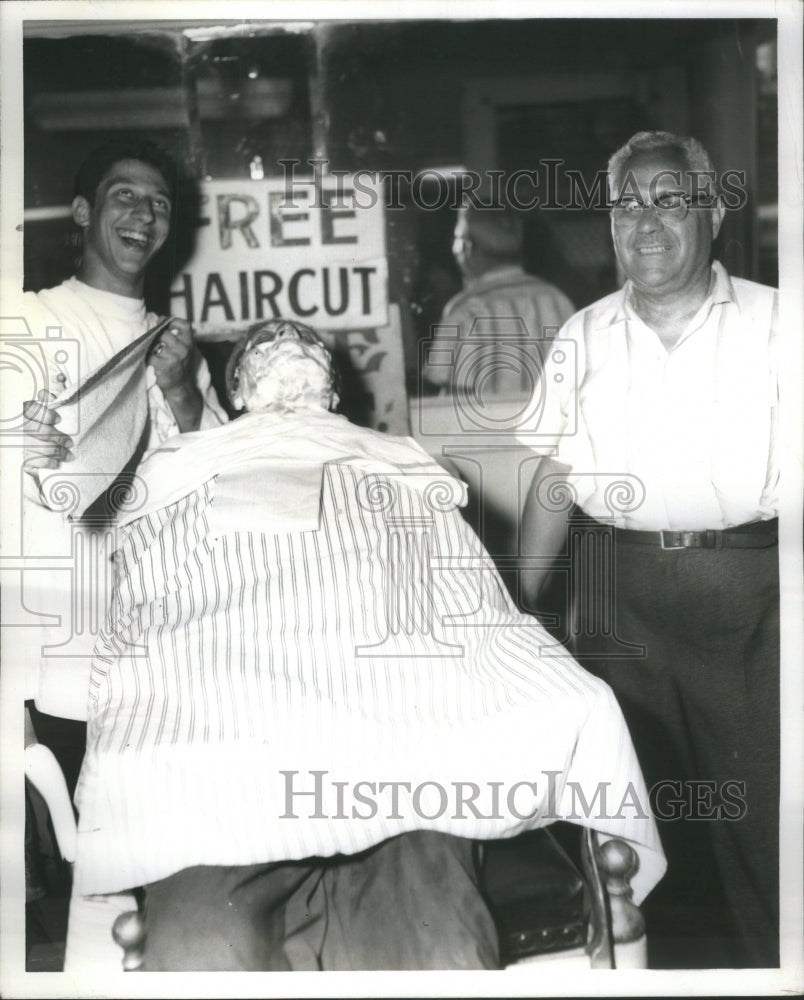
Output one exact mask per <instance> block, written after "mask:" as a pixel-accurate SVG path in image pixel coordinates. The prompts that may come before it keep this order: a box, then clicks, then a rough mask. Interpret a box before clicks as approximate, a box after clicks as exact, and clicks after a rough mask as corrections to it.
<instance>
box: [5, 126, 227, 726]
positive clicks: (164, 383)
mask: <svg viewBox="0 0 804 1000" xmlns="http://www.w3.org/2000/svg"><path fill="white" fill-rule="evenodd" d="M176 178H177V172H176V167H175V165H174V164H173V162H172V160H171V159H170V158H169V157H168V155H167V154H166V153H165V152H164V151H163V150H162V149H161V148H160V147H158V146H156V145H154V144H153V143H150V142H148V141H144V140H132V141H113V142H110V143H107V144H105V145H103V146H101V147H99V148H97V149H96V150H94V152H92V153H91V154H90V155H89V156H88V157H87V159H86V160H85V161H84V163H83V164H82V165H81V167H80V169H79V170H78V173H77V175H76V178H75V197H74V199H73V202H72V212H73V218H74V220H75V222H76V224H77V225H78V226H79V228H80V230H81V237H82V256H81V263H80V265H79V267H78V270H77V273H76V274H75V275H74V276H73V277H71V278H68V279H67V280H66V281H64V282H62V283H61V284H60V285H57V286H55V287H53V288H46V289H43V290H42V291H39V292H36V293H34V292H26V293H25V294H24V295H23V297H22V299H23V301H22V310H23V314H24V316H25V319H26V321H27V322H28V324H29V326H30V328H31V329H32V330H33V331H34V332H35V335H36V336H37V337H39V338H42V337H44V335H45V331H46V330H47V329H48V328H54V327H55V328H59V329H60V330H61V336H62V338H64V340H66V341H72V342H75V341H77V342H78V351H79V353H78V366H77V367H76V368H70V367H69V366H67V365H65V364H63V363H62V364H61V365H60V364H59V363H58V350H57V348H58V344H59V341H58V340H51V341H49V344H50V345H53V346H52V350H51V351H50V352H49V354H48V358H47V364H48V387H47V389H43V390H42V392H40V394H39V399H38V400H37V401H35V402H34V401H31V402H29V403H27V404H26V405H25V413H26V416H27V418H28V424H27V427H26V430H27V432H28V436H27V437H26V442H25V445H26V449H25V452H26V453H25V469H26V471H27V472H28V473H29V475H27V476H25V477H24V479H25V484H24V489H25V502H24V504H23V526H24V537H25V543H24V544H25V552H26V555H28V556H31V557H46V558H54V557H57V558H61V557H71V556H72V555H73V551H74V545H75V544H76V543H75V541H74V535H75V533H76V532H81V531H83V530H84V527H86V524H87V523H88V521H87V518H85V519H84V520H83V521H82V522H80V523H79V524H75V523H73V522H70V521H69V520H68V519H67V518H66V517H65V515H64V514H62V513H61V512H59V511H57V510H51V509H49V508H48V507H47V506H46V505H45V501H44V498H43V496H42V494H41V492H40V490H39V484H38V475H37V473H38V470H40V469H56V468H59V467H61V465H62V463H63V462H66V463H67V464H66V465H64V472H65V473H68V474H69V469H70V466H69V460H70V458H71V457H72V456H71V453H70V448H71V446H72V441H71V439H70V438H69V437H68V436H67V435H65V434H62V433H61V432H60V431H59V417H58V415H57V412H56V411H55V410H53V409H51V408H49V407H48V406H47V403H48V402H50V401H51V400H52V399H53V398H54V397H57V396H61V395H62V394H70V393H72V392H73V390H75V389H76V388H77V386H78V385H79V384H83V382H84V381H85V380H86V379H87V378H88V376H90V375H91V374H92V373H93V372H97V371H98V370H100V369H101V368H102V366H103V365H105V364H106V363H107V362H108V361H110V359H112V358H113V357H114V356H115V355H117V354H118V353H119V352H120V351H122V350H123V349H124V348H126V347H127V346H128V345H129V344H131V343H132V342H133V341H135V340H137V339H138V338H139V337H140V336H142V335H143V334H145V333H147V331H148V330H150V329H151V328H152V327H153V326H154V325H155V324H156V323H157V322H158V321H159V317H158V316H157V315H156V314H154V313H152V312H150V311H149V310H148V309H147V307H146V304H145V301H144V284H145V277H146V273H147V270H148V267H149V265H150V264H151V262H152V261H153V259H154V257H155V256H156V254H157V253H158V252H159V250H160V249H161V248H162V247H163V246H164V245H165V243H166V241H167V240H168V239H169V237H170V229H171V222H172V215H173V201H174V197H175V192H176V186H177V180H176ZM143 391H144V392H145V394H146V401H147V416H146V420H145V426H144V428H143V430H142V433H141V434H140V435H139V439H138V440H137V441H134V440H132V441H130V442H127V443H126V446H125V447H124V448H120V450H119V453H118V450H117V449H118V446H117V445H116V446H115V448H114V449H110V451H111V452H113V454H112V455H111V458H110V462H111V465H110V468H108V469H107V470H105V471H106V473H107V474H108V475H110V476H115V475H118V474H119V473H122V472H124V471H125V472H126V473H130V472H133V471H134V470H135V468H136V466H137V463H138V461H139V460H140V459H141V458H142V457H143V455H144V454H146V453H147V452H148V451H150V450H151V449H152V448H155V447H158V446H159V445H160V444H162V443H163V442H164V441H166V440H167V439H168V438H170V437H172V436H173V435H176V434H179V433H182V432H185V431H193V430H199V429H202V428H207V427H216V426H219V425H220V424H222V423H225V422H226V420H227V416H226V413H225V411H224V410H223V408H222V407H221V406H220V404H219V402H218V399H217V397H216V395H215V391H214V389H213V388H212V385H211V378H210V373H209V370H208V368H207V365H206V363H205V361H204V360H203V358H202V357H201V355H200V353H199V352H198V350H197V349H196V347H195V345H194V343H193V338H192V330H191V328H190V324H189V323H187V322H186V321H183V320H173V321H172V322H171V323H170V324H169V327H168V328H167V329H166V330H165V331H164V332H163V333H161V334H160V335H159V336H158V338H157V340H156V341H155V342H154V344H153V346H152V347H151V349H150V353H149V355H148V359H147V367H146V371H145V380H144V383H143ZM123 452H124V453H123ZM113 492H114V491H113V490H109V491H107V493H106V495H104V496H102V497H101V498H100V500H99V501H97V502H96V504H94V505H93V509H92V510H91V511H90V514H89V518H90V519H92V520H93V521H95V522H97V520H98V518H100V517H101V516H103V517H106V518H108V517H110V516H111V514H112V509H111V506H110V504H109V502H108V500H109V498H110V497H111V496H112V494H113ZM99 558H100V559H101V562H99V564H98V567H97V570H98V575H97V579H98V580H103V579H104V576H105V575H106V574H105V567H104V565H103V557H99ZM65 576H66V574H58V573H56V574H39V575H38V577H41V578H42V579H41V583H40V584H39V585H38V586H37V587H36V588H34V589H31V591H30V592H27V591H26V600H27V601H28V602H29V603H31V607H32V609H33V610H35V611H38V612H39V613H40V614H41V615H44V616H49V617H50V620H51V621H52V617H53V616H54V615H59V614H61V615H62V618H63V627H61V626H54V625H49V626H42V627H41V629H40V628H37V629H35V630H33V631H31V630H30V629H28V630H26V633H27V636H26V638H27V645H26V651H25V655H26V656H31V657H32V658H31V666H32V668H34V669H37V670H39V682H38V684H39V686H38V691H39V694H38V698H37V704H38V706H39V707H40V708H42V709H43V710H44V711H49V710H51V709H49V707H48V706H49V705H50V697H51V694H52V695H53V696H54V697H55V698H56V699H57V701H56V707H58V708H59V710H58V711H56V709H55V708H54V709H53V712H54V714H65V713H64V711H63V709H62V708H61V706H62V705H63V700H62V693H61V688H63V687H65V685H64V683H63V680H62V678H63V671H64V669H65V668H66V664H67V660H68V658H67V657H65V656H61V657H57V658H53V657H52V656H51V657H48V655H47V653H45V654H44V655H43V656H42V657H40V655H39V653H40V650H41V649H42V648H43V647H53V646H54V645H59V644H63V643H64V642H65V641H66V638H65V629H66V628H68V627H70V626H71V625H72V622H71V621H70V617H71V614H70V610H69V609H70V607H71V603H72V600H75V599H78V598H80V597H81V596H82V595H79V594H71V593H69V592H68V591H69V588H70V587H72V583H71V582H69V581H68V585H67V586H64V585H63V583H64V580H63V578H64V577H65ZM81 578H82V577H80V575H79V576H77V579H81ZM93 579H95V578H94V577H93ZM99 600H100V602H101V603H102V601H103V598H102V596H101V597H99ZM104 610H105V607H104V608H100V609H99V613H100V615H101V620H102V615H103V612H104ZM42 620H43V621H44V620H46V619H45V618H43V619H42ZM75 625H76V634H75V635H74V636H73V637H72V640H71V644H70V649H71V650H75V649H76V648H77V643H78V640H79V638H82V639H83V640H84V645H85V647H86V648H83V646H82V654H81V656H80V657H79V659H81V658H82V657H83V661H82V662H81V663H80V667H81V669H82V670H83V671H84V672H85V673H88V666H89V657H90V656H91V652H92V645H93V643H94V635H92V634H91V632H90V630H89V629H86V628H84V627H83V623H82V622H81V621H78V622H76V623H75ZM67 634H68V635H69V633H67ZM34 654H35V656H34ZM75 688H76V689H77V690H80V689H81V685H80V683H79V684H76V685H75ZM84 711H85V705H77V706H76V707H75V717H76V718H82V717H83V715H82V713H83V712H84Z"/></svg>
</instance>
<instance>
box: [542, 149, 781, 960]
mask: <svg viewBox="0 0 804 1000" xmlns="http://www.w3.org/2000/svg"><path fill="white" fill-rule="evenodd" d="M609 185H610V194H611V197H612V201H613V205H614V207H613V210H612V224H611V225H612V238H613V241H614V249H615V252H616V255H617V259H618V261H619V263H620V265H621V267H622V269H623V271H624V273H625V275H626V277H627V279H628V280H627V282H626V284H625V286H624V287H623V288H622V289H621V290H620V291H618V292H616V293H614V294H613V295H610V296H608V297H606V298H604V299H602V300H600V301H599V302H596V303H594V304H593V305H591V306H589V307H588V308H587V309H585V310H583V311H582V312H580V313H578V314H577V315H576V316H574V317H573V318H572V319H571V320H570V321H569V322H568V323H567V324H566V326H565V327H564V328H563V329H562V331H561V332H560V334H559V337H558V338H557V340H556V343H555V347H554V351H553V355H552V356H551V360H550V361H549V362H548V365H547V368H546V375H547V378H546V384H547V386H548V392H549V394H550V395H549V398H548V401H547V414H548V415H549V417H550V419H552V420H555V421H556V422H557V424H556V426H557V427H558V428H564V432H563V434H562V437H561V440H560V444H559V447H558V451H557V453H556V457H555V458H549V459H545V460H544V461H543V462H542V463H541V465H540V468H539V470H538V472H537V475H536V478H535V480H534V483H533V485H532V487H531V491H530V494H529V497H528V501H527V503H526V509H525V514H524V519H523V549H524V552H525V554H526V555H528V556H536V557H541V558H539V559H537V560H536V565H537V567H538V568H535V569H534V568H530V569H527V570H526V571H525V572H524V573H523V592H524V593H525V595H526V598H527V600H528V602H529V603H531V604H532V606H535V605H536V602H537V599H538V595H539V592H540V590H541V588H542V585H543V583H544V580H545V578H546V576H547V575H548V573H549V562H550V557H552V556H554V555H555V554H557V552H558V551H559V550H560V548H561V546H562V544H563V542H564V538H565V533H566V528H567V518H566V513H565V512H558V511H556V510H555V509H550V503H549V502H548V499H547V498H548V494H549V486H550V485H551V484H553V485H555V484H556V483H558V484H563V483H568V484H569V486H570V487H571V488H572V491H573V495H574V499H575V501H576V503H577V504H578V506H579V507H580V509H581V511H582V512H583V513H584V514H585V515H587V516H588V517H589V518H590V519H593V520H592V525H593V529H592V530H596V531H597V532H598V534H600V532H601V530H602V531H603V533H604V534H605V533H606V532H608V533H609V534H610V535H612V534H613V543H614V544H613V557H614V563H613V567H612V571H611V574H610V576H609V578H608V579H609V581H610V583H599V584H598V590H599V591H600V592H597V593H595V595H594V596H595V598H596V600H594V601H592V602H590V605H591V606H593V609H594V607H596V608H597V613H598V614H599V613H600V609H601V608H603V609H605V608H606V607H607V606H610V607H613V608H614V620H615V631H614V632H613V633H612V631H611V630H610V629H607V628H604V627H601V622H600V621H599V620H598V621H597V622H595V621H593V620H591V618H587V620H585V621H584V622H582V623H579V624H578V625H577V628H574V629H573V633H574V634H573V637H572V642H571V648H572V651H573V653H574V655H575V656H577V657H578V658H579V659H580V661H581V662H582V663H584V665H585V666H587V667H588V668H589V669H590V670H592V671H593V672H595V673H597V674H598V675H600V676H601V677H603V678H604V679H605V680H606V681H608V683H609V684H610V685H611V686H612V688H613V689H614V691H615V693H616V694H617V696H618V700H619V701H620V704H621V706H622V708H623V711H624V714H625V716H626V720H627V722H628V724H629V728H630V730H631V733H632V736H633V739H634V744H635V746H636V749H637V753H638V756H639V758H640V763H641V765H642V768H643V770H644V772H645V777H646V782H647V784H648V786H649V787H651V786H653V790H654V795H653V805H654V807H655V808H656V811H657V818H659V819H660V820H661V819H665V820H667V821H666V822H664V823H662V824H661V827H660V829H661V834H662V839H663V842H664V846H665V850H666V852H667V855H668V875H667V877H666V880H665V885H664V889H663V890H662V888H660V890H659V891H658V892H657V893H656V894H655V897H656V903H655V904H653V909H651V903H649V904H648V906H647V907H646V915H647V919H648V937H649V940H652V942H653V944H654V945H655V946H656V948H657V950H656V952H655V954H654V961H655V964H676V965H683V964H687V965H693V964H695V965H703V964H714V961H717V962H719V963H721V964H726V962H728V963H729V964H732V963H733V964H735V965H739V966H760V967H761V966H774V965H778V962H779V950H778V880H779V873H778V809H779V624H778V610H779V589H778V565H777V520H776V516H777V500H776V496H775V489H776V484H777V478H778V470H777V467H776V462H775V447H774V446H775V426H776V412H777V388H776V386H777V378H776V370H775V363H774V361H775V354H774V343H775V330H776V315H777V293H776V291H775V290H773V289H771V288H767V287H764V286H761V285H758V284H755V283H753V282H749V281H744V280H741V279H737V278H730V277H729V275H728V274H727V273H726V271H725V269H724V268H723V267H722V265H721V264H720V263H719V262H717V261H715V262H714V263H712V262H710V257H711V251H712V243H713V240H714V239H715V237H716V236H717V234H718V231H719V229H720V225H721V222H722V220H723V214H724V208H723V205H722V202H721V200H720V199H719V197H718V193H717V192H718V189H717V184H716V175H715V171H714V170H713V167H712V163H711V161H710V159H709V156H708V154H707V153H706V151H705V150H704V149H703V148H702V147H701V145H700V144H699V143H698V142H697V141H695V140H694V139H690V138H682V137H679V136H676V135H673V134H670V133H666V132H653V133H646V132H642V133H639V134H637V135H635V136H633V137H632V138H631V139H630V140H629V142H628V143H627V144H626V145H625V146H624V147H623V148H622V149H620V150H619V151H618V152H617V153H615V154H614V156H613V157H612V159H611V161H610V163H609ZM568 342H572V348H573V349H574V350H575V351H577V358H578V374H579V378H578V380H577V382H576V384H575V385H572V384H571V382H572V380H570V379H566V378H565V379H564V380H563V381H562V380H558V381H557V380H555V379H554V378H553V377H552V374H551V373H552V372H553V371H555V372H557V371H558V369H557V368H555V369H554V368H553V365H555V364H556V363H557V362H558V361H561V360H564V361H565V360H566V357H567V356H568V351H567V347H568V346H569V344H568ZM558 352H562V353H560V354H559V353H558ZM565 367H566V365H565ZM618 480H619V481H623V480H624V481H625V482H626V483H628V484H629V488H632V489H633V497H634V500H633V502H632V503H630V504H629V505H627V509H621V510H617V509H616V507H614V506H613V505H612V503H611V498H612V492H611V487H612V485H613V484H614V483H615V482H616V481H618ZM553 495H554V496H555V494H553ZM595 522H604V523H605V524H606V525H608V526H612V525H613V527H609V528H608V529H601V525H600V523H597V524H595ZM531 565H533V564H531ZM601 579H602V577H601ZM603 588H606V590H605V592H603ZM608 588H612V589H611V590H609V589H608ZM626 644H630V645H626ZM635 653H636V655H633V654H635ZM628 654H631V655H628ZM712 857H714V859H715V864H714V865H711V862H710V859H711V858H712ZM710 866H711V867H716V869H717V872H718V874H719V879H720V882H721V884H722V892H723V894H724V896H725V899H726V901H727V907H726V910H727V912H728V917H729V920H730V922H731V923H732V925H733V926H732V927H729V925H728V923H724V924H723V925H721V927H720V928H719V930H720V933H721V934H723V935H724V936H725V938H726V941H727V944H728V946H729V947H728V951H727V952H726V955H725V957H724V955H723V953H722V952H719V953H716V952H714V951H712V950H711V948H710V947H709V944H707V942H706V936H707V929H708V930H709V932H710V933H717V914H718V912H719V910H718V908H717V907H714V908H712V906H711V904H712V903H713V902H714V901H715V900H716V898H717V893H718V891H719V888H718V886H717V884H716V880H715V879H713V878H711V877H710V871H709V868H710ZM685 933H687V934H689V935H690V937H689V940H688V942H687V943H686V946H685V948H684V950H682V951H681V953H680V954H673V953H672V949H671V947H670V939H671V938H672V937H673V936H675V937H679V936H683V935H684V934H685Z"/></svg>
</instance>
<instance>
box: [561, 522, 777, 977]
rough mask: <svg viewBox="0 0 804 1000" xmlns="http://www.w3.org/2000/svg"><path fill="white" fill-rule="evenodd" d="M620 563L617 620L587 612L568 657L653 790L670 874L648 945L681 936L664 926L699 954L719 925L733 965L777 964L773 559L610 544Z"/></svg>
mask: <svg viewBox="0 0 804 1000" xmlns="http://www.w3.org/2000/svg"><path fill="white" fill-rule="evenodd" d="M599 527H600V526H598V528H599ZM608 530H609V531H611V529H608ZM613 557H614V564H613V574H612V575H611V577H610V578H609V580H610V582H609V583H605V582H601V583H600V584H599V586H600V587H601V588H602V589H603V590H608V591H609V594H599V595H598V597H603V598H608V597H609V596H611V597H612V598H613V601H614V605H613V608H609V606H608V605H607V601H606V599H603V600H598V601H587V605H588V608H587V611H588V614H587V615H586V618H585V620H584V621H582V622H578V623H576V625H577V626H578V627H577V628H576V634H575V636H574V637H573V641H572V644H571V645H572V651H573V652H574V653H575V655H576V656H577V657H578V659H579V660H580V662H581V663H582V664H583V665H584V666H585V667H586V668H587V669H588V670H590V671H591V672H593V673H595V674H597V675H598V676H599V677H601V678H602V679H603V680H605V681H606V682H607V683H608V684H609V685H610V686H611V687H612V688H613V690H614V692H615V694H616V696H617V699H618V701H619V703H620V705H621V707H622V710H623V714H624V716H625V719H626V721H627V723H628V726H629V729H630V732H631V736H632V738H633V741H634V746H635V748H636V751H637V755H638V757H639V760H640V764H641V766H642V769H643V773H644V775H645V779H646V783H647V785H648V788H649V789H652V790H653V791H652V804H653V806H654V810H655V814H656V816H657V820H658V822H659V829H660V833H661V836H662V841H663V844H664V847H665V852H666V854H667V857H668V873H667V875H666V876H665V879H664V880H663V882H662V883H661V884H660V885H659V887H658V888H657V889H656V890H655V891H654V893H652V894H651V896H650V897H648V899H647V900H646V903H645V905H644V911H645V914H646V918H647V924H648V940H649V946H650V944H651V936H652V930H653V931H655V932H656V933H654V934H653V943H654V945H655V946H656V945H660V944H661V942H660V940H657V935H658V938H661V936H662V934H665V933H667V934H672V933H674V931H673V929H672V928H668V926H667V923H668V920H667V919H666V918H667V916H668V914H669V915H670V918H669V920H670V923H674V922H677V924H678V926H677V928H676V930H675V932H676V933H677V934H678V935H679V936H680V937H684V935H685V934H686V935H687V943H688V944H690V943H691V942H692V943H691V949H692V951H694V949H695V947H696V944H695V942H694V941H692V939H693V938H694V937H695V934H696V930H695V929H696V928H698V929H699V930H700V932H701V933H702V934H707V933H709V934H712V935H713V934H715V933H716V931H717V922H718V920H719V919H720V918H721V917H722V920H721V924H720V927H719V931H720V935H721V936H722V937H723V938H724V939H725V944H726V946H727V952H728V955H727V957H726V961H728V962H729V964H732V965H735V966H738V967H774V966H778V964H779V948H778V928H779V895H778V886H779V867H778V865H779V860H778V859H779V823H778V810H779V578H778V562H777V560H778V549H777V548H776V547H775V546H774V547H769V548H761V549H760V548H744V549H716V550H713V549H695V548H692V549H677V550H669V551H665V550H662V549H661V548H659V547H652V546H646V545H637V544H633V543H626V542H620V541H618V540H617V533H616V532H615V545H614V548H613ZM601 608H602V609H603V611H604V612H605V614H604V615H603V618H605V617H606V615H609V619H608V620H611V619H612V618H613V620H614V622H615V627H616V631H615V634H608V635H607V634H605V631H606V630H605V629H604V628H601V627H600V626H601V623H602V618H601ZM595 616H597V620H595ZM603 623H604V622H603ZM629 643H630V644H636V645H637V646H639V645H641V646H643V647H644V653H643V654H642V655H636V656H625V655H623V653H624V652H626V651H628V652H630V653H634V652H635V650H634V648H633V646H631V647H628V646H627V645H626V644H629ZM719 902H725V907H721V906H719ZM724 909H725V914H724V913H723V910H724ZM652 914H653V928H652V926H651V920H652ZM692 951H690V954H692ZM680 964H683V957H680ZM696 964H701V962H700V959H699V960H698V961H697V962H696ZM718 964H721V963H720V962H719V963H718ZM722 964H725V962H723V963H722Z"/></svg>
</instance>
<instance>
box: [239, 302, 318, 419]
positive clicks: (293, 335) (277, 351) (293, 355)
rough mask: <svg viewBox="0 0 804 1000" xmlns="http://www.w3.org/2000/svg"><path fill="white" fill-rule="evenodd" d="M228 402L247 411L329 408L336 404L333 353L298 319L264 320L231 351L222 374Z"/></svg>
mask: <svg viewBox="0 0 804 1000" xmlns="http://www.w3.org/2000/svg"><path fill="white" fill-rule="evenodd" d="M227 382H228V388H229V394H230V397H231V399H232V402H233V404H234V405H235V406H236V407H237V408H238V409H240V408H243V407H244V408H245V409H247V410H249V411H250V412H253V411H255V410H273V411H275V412H295V411H299V410H305V409H323V410H332V409H334V408H335V407H336V406H337V405H338V395H337V392H336V388H335V373H334V369H333V366H332V357H331V355H330V353H329V351H328V350H327V349H326V347H325V346H324V344H323V343H322V341H321V340H320V339H319V337H318V335H317V334H316V333H315V332H314V331H313V330H312V329H310V327H307V326H304V325H303V324H301V323H295V322H291V321H290V320H269V321H268V322H267V323H264V324H261V325H260V326H259V327H257V328H256V329H254V330H252V332H251V334H250V335H249V336H248V337H247V338H246V340H245V342H244V343H243V345H242V346H241V347H240V348H237V349H236V350H235V353H233V356H232V359H231V361H230V363H229V370H228V375H227Z"/></svg>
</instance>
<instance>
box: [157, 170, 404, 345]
mask: <svg viewBox="0 0 804 1000" xmlns="http://www.w3.org/2000/svg"><path fill="white" fill-rule="evenodd" d="M201 191H202V194H201V205H202V212H201V219H200V223H201V224H200V226H199V229H198V234H197V240H196V247H195V251H194V253H193V256H192V258H191V259H190V261H189V262H188V264H187V266H186V267H185V268H184V269H183V270H182V273H181V274H179V275H178V276H177V277H176V280H175V281H174V283H173V287H172V289H171V311H172V312H173V314H174V315H176V316H183V317H185V318H186V319H190V320H192V322H193V324H194V326H195V328H196V330H197V331H198V332H199V333H201V334H202V335H203V333H204V332H207V331H208V332H217V333H218V334H220V333H222V332H226V331H234V330H238V329H243V328H245V327H247V326H249V325H250V324H252V323H254V322H256V321H258V320H260V319H271V318H273V317H283V318H288V319H298V320H301V321H302V322H304V323H308V324H309V325H310V326H312V327H314V328H316V329H318V330H354V329H372V328H377V327H382V326H385V325H386V324H387V323H388V262H387V258H386V250H385V219H384V208H383V200H382V191H381V190H380V189H379V188H377V190H376V191H375V190H370V189H368V182H367V181H366V180H365V179H364V178H363V177H361V178H359V186H356V185H355V184H352V183H351V182H350V180H349V177H348V176H338V177H337V178H332V179H331V180H330V179H327V178H321V177H318V178H316V179H315V180H313V179H309V180H308V179H299V178H287V179H283V178H276V179H272V180H262V181H249V180H242V179H236V180H212V181H204V182H202V184H201Z"/></svg>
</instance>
